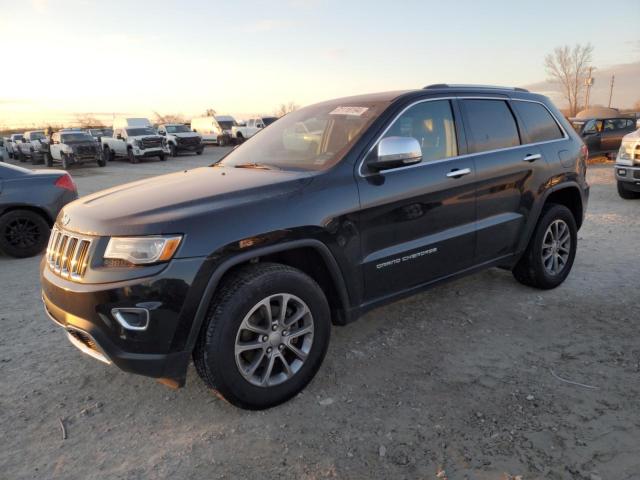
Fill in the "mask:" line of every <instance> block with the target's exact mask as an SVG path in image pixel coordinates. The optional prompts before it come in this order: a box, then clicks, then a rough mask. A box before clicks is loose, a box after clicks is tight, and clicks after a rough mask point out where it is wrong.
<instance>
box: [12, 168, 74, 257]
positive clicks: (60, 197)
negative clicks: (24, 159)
mask: <svg viewBox="0 0 640 480" xmlns="http://www.w3.org/2000/svg"><path fill="white" fill-rule="evenodd" d="M76 198H78V191H77V189H76V185H75V183H74V182H73V179H72V178H71V177H70V176H69V174H68V173H66V172H62V171H59V170H27V169H26V168H22V167H17V166H14V165H10V164H6V163H3V164H2V165H0V251H3V252H4V253H6V254H7V255H11V256H13V257H31V256H33V255H37V254H38V253H40V252H42V250H44V248H45V247H46V245H47V241H48V239H49V233H50V228H51V226H52V225H53V222H54V221H55V219H56V217H57V216H58V212H60V210H61V209H62V207H63V206H64V205H66V204H67V203H69V202H71V201H73V200H75V199H76Z"/></svg>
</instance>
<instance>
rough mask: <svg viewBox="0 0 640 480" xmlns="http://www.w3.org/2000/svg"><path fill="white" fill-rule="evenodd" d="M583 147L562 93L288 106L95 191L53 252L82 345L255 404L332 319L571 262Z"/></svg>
mask: <svg viewBox="0 0 640 480" xmlns="http://www.w3.org/2000/svg"><path fill="white" fill-rule="evenodd" d="M586 156H587V152H586V148H585V147H584V144H583V143H582V141H581V140H580V138H579V137H578V135H577V134H576V133H575V131H574V130H573V129H572V128H571V126H570V125H569V124H568V123H567V121H566V120H565V119H564V118H563V116H562V115H561V114H560V113H559V112H558V110H557V109H556V108H555V107H554V106H553V104H552V103H551V102H550V101H549V100H548V99H547V98H546V97H543V96H540V95H535V94H531V93H528V92H527V91H526V90H522V89H509V88H497V87H468V86H450V85H434V86H429V87H426V88H424V89H421V90H414V91H403V92H391V93H380V94H372V95H363V96H356V97H350V98H343V99H338V100H332V101H328V102H324V103H319V104H316V105H312V106H309V107H306V108H303V109H300V110H298V111H296V112H293V113H290V114H288V115H286V116H285V117H283V118H282V119H280V120H278V121H276V122H275V123H273V124H272V125H271V126H270V127H269V128H268V129H266V130H265V131H263V132H262V133H261V134H260V135H256V136H254V137H253V138H251V139H250V140H249V141H247V142H246V143H244V144H243V145H241V146H240V147H238V148H236V149H234V150H233V151H231V152H230V153H229V154H227V155H226V156H225V157H224V158H223V159H222V160H221V161H220V162H219V163H217V164H215V165H212V166H210V167H205V168H198V169H195V170H191V171H184V172H179V173H173V174H170V175H164V176H159V177H155V178H152V179H146V180H143V181H138V182H134V183H129V184H126V185H121V186H118V187H115V188H112V189H109V190H105V191H102V192H98V193H95V194H93V195H89V196H86V197H83V198H81V199H79V200H77V201H76V202H74V203H72V204H70V205H67V206H66V207H65V208H64V210H63V211H62V212H61V214H60V215H59V217H58V219H57V222H56V225H55V229H54V232H53V234H52V235H51V239H50V242H49V247H48V250H47V254H46V256H45V257H44V258H43V260H42V265H41V279H42V298H43V301H44V305H45V308H46V311H47V312H48V314H49V316H50V317H51V318H52V319H53V320H54V321H55V322H56V323H58V324H59V325H60V326H61V327H63V328H64V329H65V330H66V332H67V334H68V338H69V340H70V341H71V342H72V343H73V344H74V345H75V346H77V347H78V348H79V349H81V350H82V351H84V352H85V353H88V354H89V355H91V356H93V357H94V358H96V359H98V360H101V361H103V362H105V363H114V364H115V365H117V366H118V367H120V368H121V369H123V370H126V371H129V372H133V373H138V374H143V375H148V376H151V377H156V378H159V379H161V380H162V381H163V382H164V383H168V384H172V385H174V386H182V385H184V382H185V376H186V370H187V365H188V363H189V360H190V358H191V357H193V359H194V363H195V366H196V369H197V371H198V373H199V375H200V376H201V377H202V379H203V381H204V382H205V383H206V384H208V385H209V386H210V387H211V388H214V389H216V390H217V391H219V392H220V393H221V394H222V395H223V396H224V397H225V398H226V399H227V400H229V401H230V402H232V403H233V404H235V405H237V406H240V407H243V408H252V409H259V408H267V407H270V406H273V405H276V404H279V403H281V402H284V401H286V400H287V399H289V398H291V397H292V396H293V395H295V394H296V393H298V392H299V391H300V390H302V389H303V388H304V387H305V385H306V384H307V383H308V382H309V381H310V380H311V379H312V378H313V376H314V375H315V373H316V372H317V370H318V368H319V367H320V364H321V362H322V360H323V357H324V355H325V352H326V351H327V345H328V343H329V334H330V331H331V325H332V324H334V325H342V324H345V323H347V322H350V321H352V320H354V319H356V318H357V317H359V316H360V315H362V314H363V313H364V312H366V311H367V310H370V309H372V308H374V307H377V306H380V305H383V304H385V303H388V302H391V301H393V300H396V299H398V298H401V297H403V296H406V295H409V294H414V293H416V292H419V291H421V290H424V289H425V288H428V287H430V286H432V285H435V284H438V283H440V282H443V281H445V280H450V279H453V278H457V277H460V276H462V275H466V274H469V273H472V272H476V271H478V270H481V269H485V268H489V267H495V266H498V267H502V268H507V269H511V270H512V271H513V275H514V277H515V278H516V280H518V281H519V282H521V283H523V284H525V285H529V286H532V287H536V288H542V289H549V288H554V287H556V286H558V285H560V284H561V283H562V282H563V281H564V279H565V278H566V277H567V275H568V274H569V272H570V270H571V266H572V264H573V261H574V257H575V254H576V247H577V235H576V232H577V230H578V229H579V228H580V225H581V224H582V220H583V218H584V212H585V209H586V205H587V198H588V192H589V187H588V185H587V183H586V180H585V173H586Z"/></svg>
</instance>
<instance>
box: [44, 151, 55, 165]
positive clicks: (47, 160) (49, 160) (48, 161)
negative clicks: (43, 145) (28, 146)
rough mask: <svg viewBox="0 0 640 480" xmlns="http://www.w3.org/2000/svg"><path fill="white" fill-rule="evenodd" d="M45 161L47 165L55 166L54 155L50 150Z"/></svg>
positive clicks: (45, 156)
mask: <svg viewBox="0 0 640 480" xmlns="http://www.w3.org/2000/svg"><path fill="white" fill-rule="evenodd" d="M44 163H45V164H46V165H47V167H53V157H52V156H51V153H50V152H47V153H45V154H44Z"/></svg>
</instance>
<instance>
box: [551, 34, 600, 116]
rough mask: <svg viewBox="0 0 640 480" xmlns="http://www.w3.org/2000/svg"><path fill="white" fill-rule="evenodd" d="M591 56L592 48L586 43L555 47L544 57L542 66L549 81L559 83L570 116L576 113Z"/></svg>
mask: <svg viewBox="0 0 640 480" xmlns="http://www.w3.org/2000/svg"><path fill="white" fill-rule="evenodd" d="M592 54H593V46H592V45H591V44H590V43H587V44H586V45H580V44H576V45H575V46H574V47H573V48H571V47H570V46H568V45H565V46H563V47H556V48H555V49H554V50H553V53H550V54H549V55H547V56H546V57H545V60H544V65H545V68H546V70H547V74H548V75H549V77H550V78H549V80H550V81H552V82H555V83H559V84H560V86H561V87H562V94H563V95H564V98H565V99H566V100H567V102H568V103H569V115H570V116H574V115H575V114H576V113H577V112H578V105H579V103H580V99H581V97H582V91H583V90H584V87H585V85H584V80H585V78H587V72H588V70H589V65H590V64H591V56H592Z"/></svg>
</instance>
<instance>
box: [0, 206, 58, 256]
mask: <svg viewBox="0 0 640 480" xmlns="http://www.w3.org/2000/svg"><path fill="white" fill-rule="evenodd" d="M50 233H51V232H50V229H49V225H48V224H47V222H46V221H45V219H44V218H43V217H41V216H40V215H38V214H37V213H35V212H32V211H30V210H12V211H10V212H9V213H5V214H4V215H3V216H2V217H0V250H2V251H3V252H5V253H6V254H7V255H11V256H12V257H16V258H25V257H33V256H34V255H37V254H38V253H40V252H42V250H44V248H45V247H46V246H47V242H48V240H49V234H50Z"/></svg>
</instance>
